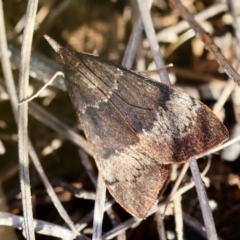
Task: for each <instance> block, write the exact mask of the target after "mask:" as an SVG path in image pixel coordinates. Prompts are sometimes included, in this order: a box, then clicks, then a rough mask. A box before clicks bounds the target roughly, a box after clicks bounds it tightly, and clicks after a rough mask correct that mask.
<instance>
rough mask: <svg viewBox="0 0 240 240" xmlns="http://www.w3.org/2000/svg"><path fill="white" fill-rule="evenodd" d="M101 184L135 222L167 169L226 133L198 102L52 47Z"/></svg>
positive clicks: (165, 178) (166, 177)
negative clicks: (105, 186) (105, 185)
mask: <svg viewBox="0 0 240 240" xmlns="http://www.w3.org/2000/svg"><path fill="white" fill-rule="evenodd" d="M54 49H55V51H57V52H58V53H59V56H60V57H61V59H62V60H61V61H62V62H63V64H64V69H65V70H64V73H65V78H66V85H67V88H68V92H69V95H70V98H71V100H72V102H73V105H74V107H75V109H76V112H77V114H78V116H79V120H80V122H81V125H82V128H83V130H84V132H85V134H86V136H87V139H88V140H89V142H90V144H91V146H92V150H93V153H94V157H95V160H96V163H97V166H98V168H99V171H100V173H101V174H102V176H103V178H104V180H105V182H106V184H107V187H108V189H109V191H110V192H111V194H112V195H113V196H114V198H115V199H116V201H117V202H119V203H120V205H122V206H123V207H124V208H125V209H126V210H127V211H128V212H130V213H131V214H132V215H134V216H136V217H145V216H146V215H147V213H148V212H149V210H150V209H151V207H152V206H153V205H154V203H155V202H156V201H157V198H158V196H159V195H160V194H162V193H163V191H164V190H165V188H166V185H167V183H168V181H169V177H170V173H171V164H172V163H179V162H184V161H187V160H188V159H189V158H190V157H193V156H200V155H202V154H204V153H205V152H207V151H208V150H210V149H211V148H213V147H214V146H216V145H219V144H221V143H222V142H223V141H224V140H225V139H226V138H227V135H228V133H227V130H226V128H225V127H224V125H223V124H222V123H221V122H220V121H219V120H218V118H217V117H216V116H215V115H214V114H213V112H212V111H211V110H210V109H208V108H207V107H206V106H205V105H203V104H202V103H201V102H199V101H197V100H195V99H193V98H191V97H189V96H188V95H186V94H184V93H181V92H179V91H177V90H175V89H173V88H170V87H168V86H166V85H164V84H161V83H156V82H154V81H152V80H150V79H148V78H146V77H144V76H142V75H138V74H136V73H134V72H132V71H129V70H127V69H124V68H122V67H120V66H118V65H115V64H113V63H111V62H109V61H106V60H103V59H100V58H98V57H95V56H91V55H87V54H80V53H75V52H72V51H70V50H67V49H65V48H62V47H61V46H59V45H57V47H55V48H54Z"/></svg>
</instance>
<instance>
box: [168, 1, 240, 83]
mask: <svg viewBox="0 0 240 240" xmlns="http://www.w3.org/2000/svg"><path fill="white" fill-rule="evenodd" d="M169 2H170V4H171V5H172V6H173V7H174V8H175V9H177V10H178V11H179V13H180V15H181V17H182V18H184V19H185V20H186V21H187V22H188V23H189V25H190V26H191V27H192V28H193V29H194V31H195V32H196V33H197V35H198V37H199V38H200V39H201V40H202V41H203V42H204V44H205V46H206V48H207V49H208V50H209V51H210V52H211V53H212V54H213V55H214V56H215V58H216V60H217V62H218V63H219V65H220V66H221V67H222V68H223V69H224V71H225V72H226V73H227V75H228V76H229V77H230V78H231V79H233V80H234V81H235V82H236V83H237V84H238V85H240V75H239V74H238V73H237V72H236V70H235V69H233V67H232V66H231V65H230V64H229V63H228V61H227V59H226V58H225V57H224V56H223V54H222V53H221V51H220V49H219V48H218V47H217V45H216V44H215V43H214V41H213V39H212V37H211V36H210V34H209V33H207V32H206V31H205V30H204V29H203V28H202V27H201V26H200V25H199V24H198V23H197V21H196V20H195V19H194V18H193V16H192V15H191V14H190V13H189V12H188V10H187V9H186V8H185V7H184V6H183V5H182V3H181V2H180V1H179V0H169Z"/></svg>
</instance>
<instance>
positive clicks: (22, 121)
mask: <svg viewBox="0 0 240 240" xmlns="http://www.w3.org/2000/svg"><path fill="white" fill-rule="evenodd" d="M37 6H38V0H30V1H29V2H28V7H27V12H26V19H25V23H26V24H25V28H24V33H23V43H22V51H21V56H22V61H21V67H20V75H19V100H20V101H21V100H23V99H25V98H27V88H28V81H29V63H30V55H31V46H32V38H33V31H34V23H35V16H36V12H37ZM18 121H19V124H18V142H19V144H18V154H19V155H18V158H19V167H20V169H19V171H20V185H21V193H22V204H23V215H24V220H25V227H26V237H27V239H29V240H30V239H31V240H34V239H35V234H34V227H33V214H32V203H31V190H30V179H29V169H28V165H29V159H28V150H27V149H28V130H27V126H28V105H27V104H24V105H22V106H19V111H18Z"/></svg>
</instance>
